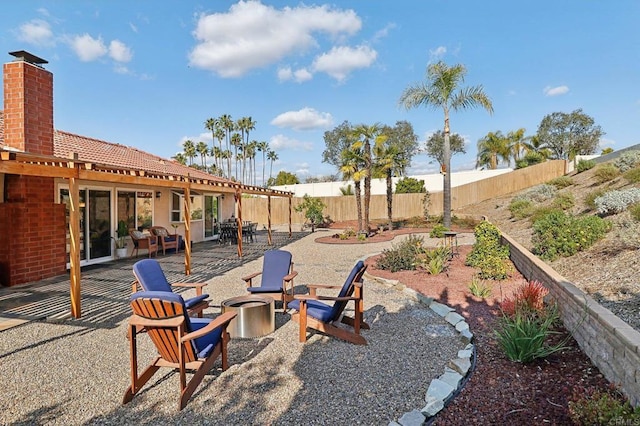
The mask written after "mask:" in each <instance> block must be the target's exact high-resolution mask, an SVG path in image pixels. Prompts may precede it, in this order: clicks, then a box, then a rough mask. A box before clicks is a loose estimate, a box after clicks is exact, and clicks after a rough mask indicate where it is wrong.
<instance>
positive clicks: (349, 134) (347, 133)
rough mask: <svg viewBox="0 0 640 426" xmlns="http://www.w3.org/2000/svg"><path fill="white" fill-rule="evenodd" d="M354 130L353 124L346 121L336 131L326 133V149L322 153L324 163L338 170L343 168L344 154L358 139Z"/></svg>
mask: <svg viewBox="0 0 640 426" xmlns="http://www.w3.org/2000/svg"><path fill="white" fill-rule="evenodd" d="M353 129H354V128H353V126H352V125H351V123H349V122H348V121H346V120H345V121H344V122H342V124H340V125H339V126H337V127H336V128H335V129H333V130H329V131H326V132H324V143H325V146H326V148H325V150H324V151H323V152H322V162H323V163H329V164H332V165H334V166H336V167H337V168H338V169H339V168H340V167H341V166H342V162H343V158H342V152H343V151H344V150H345V149H350V148H351V145H353V143H354V142H355V141H356V139H357V138H356V137H355V135H354V132H353Z"/></svg>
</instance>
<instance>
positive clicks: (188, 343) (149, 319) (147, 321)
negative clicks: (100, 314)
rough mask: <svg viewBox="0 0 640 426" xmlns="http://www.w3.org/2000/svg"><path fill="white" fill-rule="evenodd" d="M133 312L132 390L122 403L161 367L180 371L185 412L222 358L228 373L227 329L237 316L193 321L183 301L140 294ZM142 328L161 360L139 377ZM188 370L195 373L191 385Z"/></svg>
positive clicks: (135, 296) (171, 295) (159, 293)
mask: <svg viewBox="0 0 640 426" xmlns="http://www.w3.org/2000/svg"><path fill="white" fill-rule="evenodd" d="M131 308H132V310H133V315H132V316H131V318H130V319H129V344H130V351H131V386H129V387H128V388H127V390H126V392H125V394H124V398H123V400H122V403H123V404H126V403H128V402H130V401H131V400H132V399H133V397H134V395H135V394H136V393H138V392H139V391H140V389H142V387H143V386H144V384H145V383H147V382H148V381H149V379H151V377H153V375H154V374H155V372H156V371H158V369H160V367H169V368H172V369H177V370H178V371H179V377H180V399H179V400H178V409H179V410H182V409H183V408H184V407H185V406H186V405H187V402H188V401H189V399H190V398H191V395H192V394H193V392H194V391H195V390H196V388H197V387H198V385H199V384H200V382H201V381H202V379H203V377H204V375H205V374H206V373H207V372H209V371H210V370H211V368H212V367H213V365H214V362H215V360H216V359H217V358H218V356H221V357H222V370H226V369H227V367H228V361H227V343H228V342H229V339H230V337H229V333H228V332H227V326H228V325H229V322H230V321H231V320H232V319H233V318H235V316H236V313H235V312H227V313H224V314H222V315H221V316H219V317H217V318H216V319H210V318H189V316H188V315H187V308H186V306H185V303H184V300H183V299H182V297H181V296H180V295H179V294H174V293H167V292H162V291H140V292H137V293H135V294H133V295H132V296H131ZM142 328H144V329H145V330H146V332H147V334H148V335H149V337H150V338H151V340H152V341H153V343H154V344H155V346H156V348H157V350H158V356H157V357H156V358H155V359H154V360H153V361H152V362H151V364H149V365H148V366H147V368H146V369H145V370H144V371H143V372H142V374H140V375H138V352H137V340H136V338H137V330H139V329H142ZM187 370H195V373H194V375H193V377H192V378H191V380H189V381H188V382H187V377H186V371H187Z"/></svg>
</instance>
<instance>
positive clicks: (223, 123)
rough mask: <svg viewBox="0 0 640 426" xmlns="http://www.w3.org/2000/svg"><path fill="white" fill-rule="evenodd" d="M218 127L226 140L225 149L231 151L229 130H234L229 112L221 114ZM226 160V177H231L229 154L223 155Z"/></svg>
mask: <svg viewBox="0 0 640 426" xmlns="http://www.w3.org/2000/svg"><path fill="white" fill-rule="evenodd" d="M219 120H220V121H219V124H220V127H221V128H222V129H223V130H224V134H225V139H226V141H227V148H226V150H227V151H229V152H231V132H233V131H234V130H235V127H236V125H235V123H234V121H233V119H231V116H230V115H229V114H223V115H221V116H220V119H219ZM225 158H226V160H227V177H228V178H229V179H230V178H231V155H225Z"/></svg>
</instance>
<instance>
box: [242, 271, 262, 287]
mask: <svg viewBox="0 0 640 426" xmlns="http://www.w3.org/2000/svg"><path fill="white" fill-rule="evenodd" d="M260 274H262V272H254V273H253V274H251V275H247V276H246V277H242V281H246V282H247V287H251V280H252V279H254V278H255V277H257V276H258V275H260Z"/></svg>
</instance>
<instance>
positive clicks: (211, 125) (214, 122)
mask: <svg viewBox="0 0 640 426" xmlns="http://www.w3.org/2000/svg"><path fill="white" fill-rule="evenodd" d="M204 128H205V129H207V130H208V131H210V132H211V155H213V152H214V149H213V148H215V146H216V129H217V128H218V119H216V118H207V119H206V120H205V121H204ZM214 161H216V165H217V164H218V162H217V160H216V159H215V157H214Z"/></svg>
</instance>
